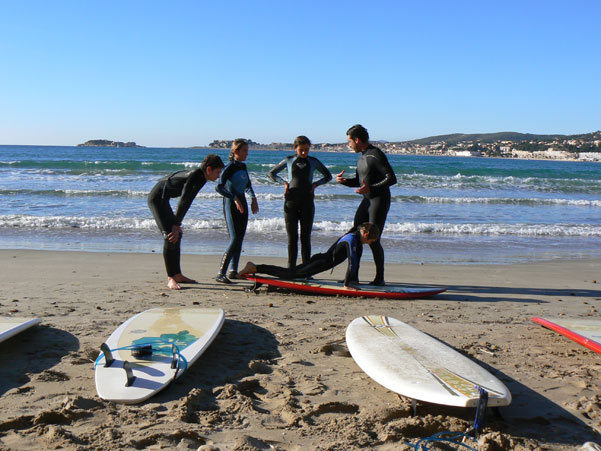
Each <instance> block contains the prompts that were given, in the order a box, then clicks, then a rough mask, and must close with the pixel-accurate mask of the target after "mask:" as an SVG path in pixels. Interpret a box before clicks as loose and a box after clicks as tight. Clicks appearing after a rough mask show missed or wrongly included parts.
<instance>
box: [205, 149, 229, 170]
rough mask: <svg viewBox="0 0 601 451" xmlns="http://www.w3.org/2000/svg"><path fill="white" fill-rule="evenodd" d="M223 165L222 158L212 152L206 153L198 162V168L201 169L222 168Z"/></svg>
mask: <svg viewBox="0 0 601 451" xmlns="http://www.w3.org/2000/svg"><path fill="white" fill-rule="evenodd" d="M224 166H225V165H224V164H223V160H221V158H220V157H219V155H215V154H214V153H211V154H209V155H207V156H206V157H205V159H204V160H202V163H200V169H202V170H203V171H204V170H206V169H207V168H211V169H223V167H224Z"/></svg>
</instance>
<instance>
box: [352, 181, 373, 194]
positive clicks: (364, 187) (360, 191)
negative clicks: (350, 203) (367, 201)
mask: <svg viewBox="0 0 601 451" xmlns="http://www.w3.org/2000/svg"><path fill="white" fill-rule="evenodd" d="M370 191H371V189H370V188H369V186H367V184H366V183H365V180H363V181H362V182H361V186H360V187H359V188H357V189H356V190H355V192H356V193H357V194H368V193H369V192H370Z"/></svg>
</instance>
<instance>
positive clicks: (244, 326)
mask: <svg viewBox="0 0 601 451" xmlns="http://www.w3.org/2000/svg"><path fill="white" fill-rule="evenodd" d="M219 259H220V257H219V256H201V255H189V254H186V255H183V256H182V268H183V270H184V274H186V275H188V276H189V277H194V278H197V279H198V282H199V284H197V285H188V286H187V288H186V289H184V290H182V291H179V292H174V291H169V290H168V289H167V288H166V275H165V273H164V268H163V260H162V256H161V255H160V254H156V253H155V254H142V253H110V252H104V253H101V252H94V253H89V252H81V251H77V252H73V251H66V252H65V251H60V252H57V251H29V250H0V270H1V271H0V284H2V286H3V288H4V289H3V293H2V295H0V296H1V297H0V315H1V316H11V315H15V316H26V317H29V316H37V317H40V318H42V325H40V326H36V327H35V328H33V329H31V330H29V331H26V332H23V333H21V334H19V335H17V336H15V337H13V338H11V339H10V340H8V341H7V342H4V343H1V344H0V356H2V359H3V361H4V362H11V364H10V365H7V364H5V365H2V366H1V367H0V399H2V401H3V407H4V408H3V409H2V412H0V449H27V448H36V447H37V448H41V447H46V448H48V447H52V448H54V447H56V446H62V447H65V448H67V449H79V448H82V447H83V448H117V447H131V448H141V447H150V448H158V447H160V446H163V447H170V448H175V447H177V446H179V447H180V449H198V447H199V446H205V448H204V449H205V450H213V451H214V450H216V449H220V450H242V449H267V448H268V447H269V445H271V446H272V447H273V448H272V449H278V450H299V451H300V450H304V449H316V450H327V449H329V450H335V449H345V450H355V449H361V448H369V449H374V450H378V451H389V450H390V451H391V450H393V449H395V450H397V449H408V447H406V446H405V445H403V442H404V441H405V440H408V441H411V442H413V443H415V442H416V441H417V438H418V437H426V436H429V435H431V434H432V433H435V432H437V431H439V430H447V429H453V430H462V429H464V428H465V427H467V426H468V425H469V424H470V422H471V420H472V419H473V412H472V411H469V412H468V409H454V408H448V407H444V406H438V405H433V404H429V405H428V404H424V403H418V412H417V416H416V417H411V415H410V412H411V409H410V405H411V404H410V401H408V400H406V399H404V398H400V397H399V396H397V395H396V394H394V393H392V392H390V391H389V390H387V389H385V388H383V387H382V386H380V385H378V384H377V383H376V382H374V381H373V380H371V379H370V378H369V377H368V376H367V375H365V374H364V373H363V372H362V371H361V370H360V369H359V368H358V367H357V365H356V364H355V363H354V361H353V359H352V358H351V357H350V356H349V354H348V351H347V349H346V344H345V330H346V327H347V325H348V324H349V323H350V322H351V321H352V320H353V319H354V318H356V317H358V316H362V315H365V314H382V315H388V316H391V317H395V318H397V319H400V320H402V321H404V322H407V323H409V324H411V325H413V326H414V327H416V328H418V329H420V330H422V331H423V332H426V333H428V334H431V335H432V336H434V337H436V338H437V339H439V340H441V341H443V342H445V343H447V344H448V345H450V346H452V347H454V348H455V349H457V350H459V351H460V352H462V353H464V354H466V355H468V356H469V357H470V358H472V359H474V360H476V361H477V362H478V363H480V364H481V365H482V366H484V367H485V368H486V369H488V370H489V371H491V372H492V373H493V374H495V375H496V376H497V377H499V378H500V379H501V380H502V381H503V382H504V383H505V384H506V385H507V387H508V388H509V389H510V391H511V392H512V395H513V402H512V404H511V405H510V406H508V407H505V408H502V409H501V414H502V415H503V420H500V419H498V418H495V417H494V416H492V415H490V414H489V415H488V416H487V421H486V428H485V431H484V437H485V438H484V439H482V440H484V441H488V442H489V445H487V446H488V447H487V446H483V448H482V449H488V450H493V449H515V450H527V449H534V448H535V447H537V446H538V447H541V448H542V449H553V450H566V451H567V450H569V449H574V448H575V447H577V446H580V445H582V444H583V443H584V442H585V441H591V440H592V441H597V442H598V443H601V435H600V433H601V407H599V405H600V404H599V400H600V395H599V394H600V393H601V382H600V381H601V364H600V363H599V355H598V354H595V353H594V352H592V351H590V350H588V349H586V348H584V347H582V346H579V345H577V344H576V343H573V342H571V341H570V340H568V339H566V338H565V337H562V336H560V335H558V334H555V333H553V332H551V331H548V330H547V329H544V328H542V327H541V326H538V325H536V324H534V323H532V322H531V321H530V317H532V316H544V317H554V316H555V317H556V316H561V315H565V316H574V317H579V318H597V317H598V313H597V312H598V311H600V310H601V259H591V260H580V261H553V262H545V263H542V262H541V263H534V264H513V265H489V266H472V265H430V264H425V265H408V264H387V267H386V279H387V281H388V282H389V283H392V282H398V283H408V284H425V285H444V286H447V287H448V291H447V292H445V293H442V294H440V295H437V296H434V297H432V298H429V299H418V300H408V301H387V300H379V299H364V298H345V297H326V296H313V295H301V294H294V293H290V292H286V291H270V292H267V291H266V290H265V289H261V290H260V292H259V294H253V293H249V292H246V291H245V290H244V288H245V287H249V286H250V285H251V284H250V283H249V282H245V281H240V282H237V283H236V284H234V285H232V286H225V285H222V284H218V283H216V282H215V281H214V275H215V270H216V268H217V265H218V262H219ZM256 260H258V261H259V262H261V263H263V262H265V263H275V264H284V262H285V259H283V258H265V257H262V258H261V259H258V258H257V259H256ZM246 261H248V258H245V257H242V259H241V265H243V264H244V263H246ZM253 261H255V258H254V257H253ZM255 263H257V262H256V261H255ZM344 266H345V265H344V264H343V265H339V266H338V267H337V268H336V269H335V270H334V272H333V273H332V274H330V273H329V272H328V273H324V274H322V275H321V278H325V279H334V280H336V279H337V278H339V277H340V276H341V275H342V274H343V273H344V268H343V267H344ZM373 270H374V268H373V263H371V262H365V263H364V264H363V265H362V267H361V274H360V277H361V279H362V280H370V277H372V276H373ZM593 281H595V282H596V281H599V282H600V284H597V283H593ZM160 306H165V307H166V306H174V307H175V306H186V307H194V306H198V307H200V308H202V307H207V308H214V307H219V308H223V309H224V310H225V314H226V323H225V325H224V328H223V330H222V331H221V333H220V334H219V335H218V337H217V338H216V340H215V342H214V343H213V344H212V345H211V347H210V348H209V349H208V350H207V352H206V353H205V354H203V356H202V357H201V358H200V359H199V361H198V362H196V363H195V364H194V365H193V366H192V367H191V368H190V369H189V372H188V373H187V374H185V375H184V376H183V377H182V378H180V379H178V381H177V382H176V383H175V384H173V385H172V386H170V387H168V388H167V389H166V390H164V391H162V392H161V393H159V394H158V395H156V396H155V397H153V398H151V399H150V400H149V401H147V402H145V403H142V404H139V405H132V406H127V405H119V404H112V403H106V402H104V401H102V400H100V398H98V396H97V394H96V390H95V386H94V370H93V359H94V358H95V356H96V355H97V353H98V348H99V346H100V344H101V343H102V342H103V341H104V340H105V339H106V338H107V337H108V336H109V335H110V333H112V332H113V330H114V329H115V328H116V327H117V326H118V325H119V324H121V323H122V322H123V321H125V320H126V319H128V318H129V317H131V316H133V315H134V314H136V313H138V312H140V311H143V310H146V309H148V308H153V307H160ZM32 356H35V357H34V358H33V359H32ZM368 431H369V432H368ZM261 443H262V444H263V445H260V444H261ZM494 443H497V444H498V446H500V448H499V447H497V448H495V447H494V446H493V444H494ZM253 444H254V445H253ZM251 445H252V446H254V448H253V447H252V446H251ZM261 446H264V448H261Z"/></svg>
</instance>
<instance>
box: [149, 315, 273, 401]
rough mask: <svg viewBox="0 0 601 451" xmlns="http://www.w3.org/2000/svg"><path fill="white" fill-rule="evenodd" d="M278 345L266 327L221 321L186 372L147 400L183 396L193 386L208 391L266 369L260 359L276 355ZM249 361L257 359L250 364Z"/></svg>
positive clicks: (170, 398)
mask: <svg viewBox="0 0 601 451" xmlns="http://www.w3.org/2000/svg"><path fill="white" fill-rule="evenodd" d="M278 344H279V342H278V341H277V340H276V338H275V336H274V335H273V334H272V333H271V332H269V331H268V330H267V329H264V328H262V327H259V326H256V325H254V324H251V323H247V322H242V321H236V320H225V322H224V324H223V328H222V329H221V332H219V335H217V337H216V338H215V341H214V342H213V343H212V344H211V346H210V347H209V349H207V351H206V352H205V353H204V354H203V355H201V356H200V358H199V359H198V360H197V361H196V362H195V363H194V365H193V366H191V367H190V369H189V370H188V371H187V372H186V374H184V375H183V376H182V377H181V378H179V379H177V380H176V381H175V383H173V384H171V386H169V387H168V388H167V389H166V390H164V391H162V392H160V393H158V394H157V395H156V396H154V397H152V398H150V400H151V402H158V403H162V402H167V401H172V400H175V399H179V398H185V397H186V396H187V395H188V394H189V393H190V391H191V390H193V389H195V388H200V389H202V390H203V391H204V392H206V393H212V391H213V389H214V388H215V387H217V386H222V385H224V384H226V383H234V382H237V381H239V380H240V379H242V378H244V377H247V376H251V375H253V374H256V373H261V372H262V371H267V365H266V364H263V363H261V362H260V361H269V360H272V359H275V358H277V357H280V353H279V351H278ZM253 361H258V362H255V364H254V365H251V362H253ZM251 367H252V368H251Z"/></svg>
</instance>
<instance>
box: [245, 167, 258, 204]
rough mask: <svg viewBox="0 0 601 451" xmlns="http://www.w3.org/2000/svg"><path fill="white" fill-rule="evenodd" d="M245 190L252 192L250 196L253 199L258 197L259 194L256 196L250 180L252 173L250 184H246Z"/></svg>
mask: <svg viewBox="0 0 601 451" xmlns="http://www.w3.org/2000/svg"><path fill="white" fill-rule="evenodd" d="M247 174H248V172H247ZM244 191H246V192H247V193H248V194H250V197H251V198H253V199H255V198H256V197H257V196H255V192H254V190H253V185H252V183H251V182H250V175H249V176H248V185H246V189H245V190H244Z"/></svg>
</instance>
